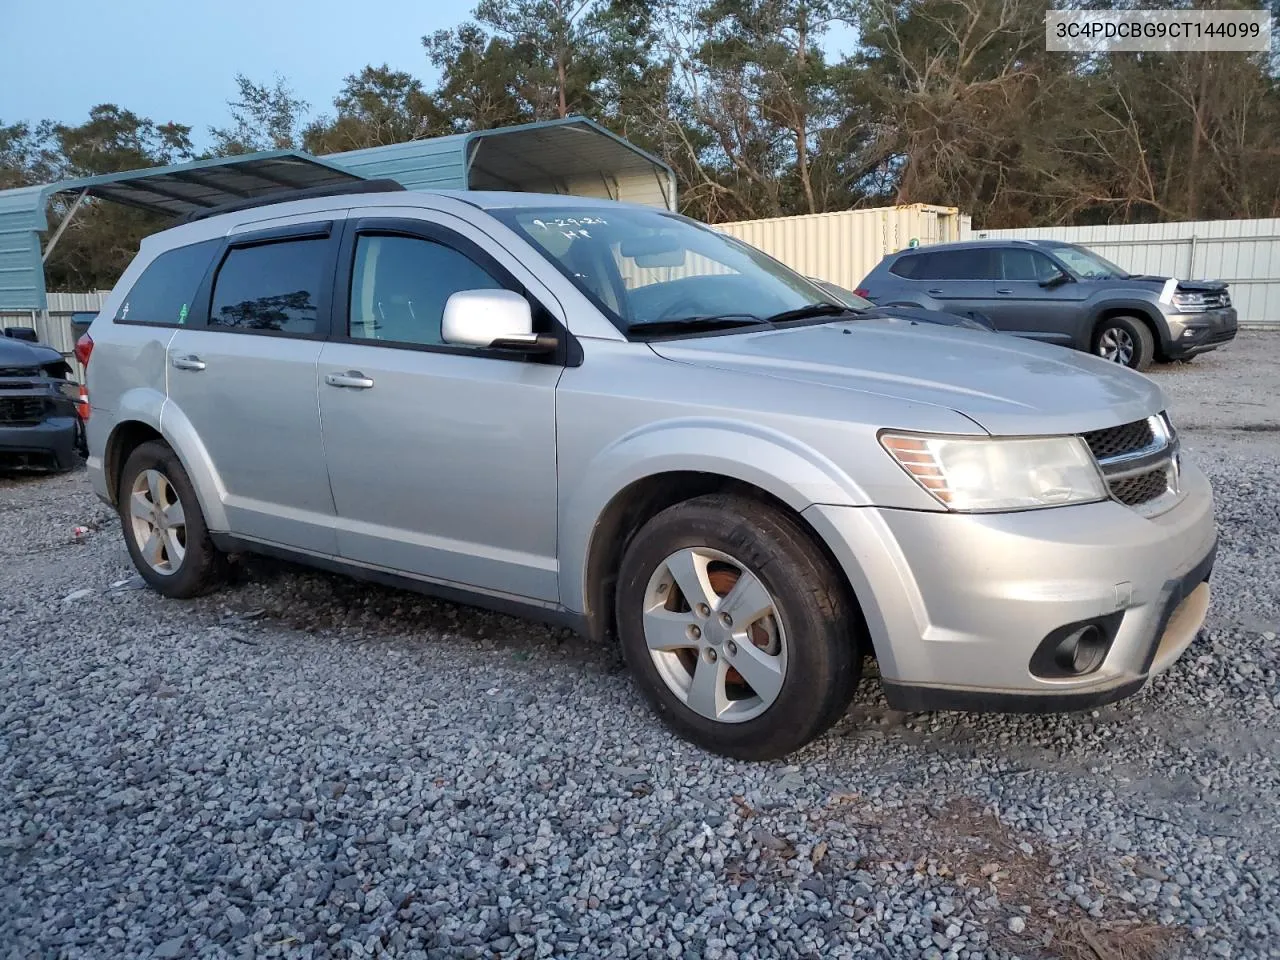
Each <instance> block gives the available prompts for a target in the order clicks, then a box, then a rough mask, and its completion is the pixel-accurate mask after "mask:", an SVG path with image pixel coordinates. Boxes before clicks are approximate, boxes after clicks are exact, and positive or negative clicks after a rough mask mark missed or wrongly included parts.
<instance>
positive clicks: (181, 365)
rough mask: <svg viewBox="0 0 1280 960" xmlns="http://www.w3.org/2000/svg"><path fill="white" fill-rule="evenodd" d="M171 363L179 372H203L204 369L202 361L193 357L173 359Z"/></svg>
mask: <svg viewBox="0 0 1280 960" xmlns="http://www.w3.org/2000/svg"><path fill="white" fill-rule="evenodd" d="M172 363H173V365H174V366H175V367H177V368H178V369H179V370H203V369H204V361H203V360H201V359H200V358H199V357H197V356H194V355H188V356H185V357H174V358H173V361H172Z"/></svg>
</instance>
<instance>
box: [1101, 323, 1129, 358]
mask: <svg viewBox="0 0 1280 960" xmlns="http://www.w3.org/2000/svg"><path fill="white" fill-rule="evenodd" d="M1133 350H1134V344H1133V337H1132V335H1130V333H1129V331H1128V330H1124V329H1121V328H1120V327H1108V328H1107V329H1106V330H1103V331H1102V336H1100V337H1099V338H1098V356H1100V357H1102V358H1103V359H1104V360H1110V361H1111V362H1112V363H1122V364H1124V365H1125V366H1126V367H1127V366H1129V365H1130V364H1131V363H1132V362H1133Z"/></svg>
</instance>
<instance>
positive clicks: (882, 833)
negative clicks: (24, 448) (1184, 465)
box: [0, 334, 1280, 960]
mask: <svg viewBox="0 0 1280 960" xmlns="http://www.w3.org/2000/svg"><path fill="white" fill-rule="evenodd" d="M1155 376H1156V377H1157V378H1159V379H1160V381H1161V382H1162V383H1164V384H1165V385H1166V387H1167V388H1168V390H1169V391H1170V393H1171V395H1172V396H1173V398H1174V401H1175V403H1174V411H1175V418H1176V420H1177V422H1179V423H1180V424H1181V425H1182V426H1183V429H1184V440H1185V442H1186V444H1187V446H1188V447H1189V449H1190V450H1191V451H1192V455H1193V456H1195V457H1196V458H1197V459H1198V460H1199V462H1200V463H1201V464H1203V465H1204V466H1205V467H1206V469H1207V470H1208V471H1209V473H1210V474H1211V476H1212V478H1213V480H1214V483H1215V487H1216V491H1217V495H1218V498H1219V514H1220V523H1221V532H1222V537H1223V542H1222V548H1221V553H1220V561H1219V568H1218V572H1217V574H1216V579H1215V589H1216V599H1215V602H1214V606H1213V610H1212V613H1211V617H1210V623H1209V627H1208V630H1207V631H1206V632H1205V634H1203V635H1202V636H1201V638H1200V639H1199V640H1198V641H1197V642H1196V644H1195V645H1194V646H1193V647H1192V649H1191V650H1190V651H1189V652H1188V654H1187V655H1186V656H1184V657H1183V658H1182V660H1181V661H1180V662H1179V663H1178V664H1177V665H1176V666H1175V667H1174V668H1173V669H1172V670H1171V671H1170V672H1169V673H1168V674H1166V675H1165V676H1163V677H1161V678H1158V679H1157V680H1156V681H1155V682H1154V683H1153V684H1152V685H1151V687H1150V688H1149V689H1148V690H1147V691H1144V692H1143V693H1141V694H1139V695H1138V696H1136V697H1134V698H1132V699H1130V700H1127V701H1124V702H1122V703H1120V704H1117V705H1114V706H1112V707H1108V708H1104V709H1102V710H1099V711H1095V712H1091V713H1082V714H1074V715H1068V716H1052V717H1009V716H987V717H981V716H970V715H966V714H956V713H937V714H915V715H904V714H901V713H896V712H893V711H890V710H888V709H887V707H886V706H885V704H884V701H883V699H882V698H881V697H880V694H879V691H878V687H877V684H876V682H875V681H874V679H870V680H868V681H865V682H864V684H863V689H862V690H861V692H860V696H859V699H858V701H857V705H856V706H855V707H854V708H853V709H851V711H850V713H849V715H848V716H847V717H846V718H845V719H844V720H843V721H842V722H841V723H840V725H839V726H838V727H837V729H836V730H835V731H834V733H833V734H831V735H829V736H828V737H826V738H825V739H823V740H822V741H820V742H819V743H817V744H814V745H812V746H811V747H809V748H806V749H805V750H804V751H803V752H802V753H800V754H798V755H795V756H794V757H792V758H789V762H788V763H779V764H758V765H749V764H742V763H734V762H730V761H726V760H722V759H718V758H715V757H710V756H707V755H705V754H703V753H701V752H699V751H697V750H695V749H693V748H691V747H689V746H688V745H686V744H684V743H682V742H680V741H678V740H675V739H674V738H672V737H671V736H670V735H669V734H668V733H667V732H666V731H665V730H664V728H662V727H661V726H660V725H659V724H658V723H657V721H655V720H654V719H653V718H652V717H651V716H650V714H649V712H648V711H647V710H646V709H645V708H644V706H643V705H642V703H641V701H640V697H639V696H638V694H637V693H636V691H635V690H634V689H633V688H632V685H631V683H630V681H629V679H628V677H627V675H626V674H625V673H623V672H622V671H621V670H620V669H619V666H618V664H617V662H616V661H615V660H614V659H613V657H612V656H611V655H610V654H609V653H608V652H607V651H605V650H601V649H598V648H594V647H592V646H589V645H588V644H586V643H585V642H584V641H582V640H580V639H578V638H576V637H573V636H568V635H565V634H563V633H562V632H560V631H557V630H552V629H549V628H544V627H540V626H533V625H530V624H527V623H524V622H521V621H516V620H512V619H509V618H505V617H501V616H496V615H490V614H486V613H481V612H477V611H475V610H472V609H469V608H465V607H459V606H454V605H450V604H445V603H439V602H435V601H432V600H428V599H424V598H421V597H418V596H416V595H413V594H407V593H399V592H395V591H391V590H384V589H378V588H373V587H369V586H364V585H359V584H355V583H353V582H351V581H347V580H344V579H341V578H337V577H330V576H326V575H321V574H316V573H310V572H306V571H301V570H298V569H295V568H292V567H288V566H283V565H276V564H268V563H265V562H259V563H254V564H251V565H250V566H249V567H248V568H247V569H246V570H245V572H244V575H243V578H242V582H240V583H239V584H238V585H236V586H234V587H231V588H229V589H226V590H224V591H222V592H220V593H219V594H217V595H215V596H213V597H210V598H206V599H204V600H201V601H198V602H191V603H181V602H175V601H165V600H162V599H161V598H159V597H158V596H156V595H154V594H152V593H151V592H149V591H147V590H141V589H137V588H138V586H139V582H138V581H137V580H136V579H135V578H133V577H132V570H131V568H130V566H129V562H128V558H127V556H126V553H125V550H124V547H123V544H122V542H121V538H120V535H119V533H118V530H117V527H116V525H115V521H114V518H113V516H112V515H111V513H110V512H109V511H108V510H107V509H106V508H104V507H102V506H101V505H99V504H98V503H97V501H96V500H94V498H93V497H92V495H91V493H90V492H89V488H88V484H87V482H86V480H85V477H84V475H83V473H78V474H73V475H70V476H65V477H56V478H43V479H9V480H3V481H0V517H2V519H0V684H2V686H0V692H2V693H3V694H4V696H3V700H2V702H0V794H2V795H3V796H4V797H5V800H6V802H5V803H4V804H3V806H0V956H13V957H22V958H25V957H67V958H72V957H148V956H154V957H184V956H201V957H211V956H232V957H247V956H288V957H318V956H339V957H343V956H345V957H365V956H380V955H384V954H388V955H395V956H409V957H421V956H428V957H490V956H504V957H516V956H520V957H534V956H537V957H548V956H557V957H559V956H565V957H568V956H617V957H623V956H628V957H653V958H655V960H656V958H660V957H670V958H683V957H706V958H715V957H734V956H740V957H755V956H758V957H774V956H781V957H823V958H826V957H855V956H856V957H864V956H865V957H890V958H897V957H924V958H934V960H937V958H949V960H954V958H1007V957H1014V956H1021V957H1027V958H1031V957H1064V958H1070V960H1076V958H1088V960H1119V958H1144V957H1145V958H1154V957H1166V956H1168V957H1174V956H1187V957H1197V958H1198V957H1238V958H1244V957H1280V871H1278V866H1277V865H1278V863H1280V815H1278V810H1280V804H1278V803H1277V799H1276V798H1277V796H1280V747H1278V745H1277V744H1278V741H1280V738H1278V737H1277V733H1278V732H1280V683H1278V681H1277V670H1280V654H1278V653H1277V644H1276V639H1275V634H1276V631H1277V628H1278V625H1280V589H1278V588H1277V583H1278V582H1280V560H1278V558H1277V553H1276V549H1275V545H1276V544H1277V543H1278V542H1280V495H1278V494H1277V493H1276V491H1275V488H1274V487H1273V485H1272V484H1273V481H1274V478H1275V477H1276V475H1277V471H1278V470H1280V336H1268V335H1260V334H1244V335H1242V336H1241V337H1240V339H1239V340H1238V341H1237V342H1236V344H1235V345H1233V346H1232V347H1231V348H1230V349H1228V350H1226V351H1223V352H1220V353H1218V354H1214V355H1211V356H1208V357H1204V358H1201V359H1200V360H1198V361H1196V362H1195V363H1193V364H1190V365H1187V366H1179V367H1175V368H1167V369H1159V370H1157V371H1156V372H1155ZM76 526H84V527H87V528H88V531H87V532H86V533H84V534H83V535H81V536H75V535H74V534H73V528H75V527H76Z"/></svg>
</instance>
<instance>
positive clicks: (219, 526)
mask: <svg viewBox="0 0 1280 960" xmlns="http://www.w3.org/2000/svg"><path fill="white" fill-rule="evenodd" d="M161 409H162V413H161V415H160V416H158V417H157V416H152V415H149V412H148V411H145V410H131V411H129V412H127V413H126V414H125V415H124V416H123V417H122V418H121V419H120V420H119V421H118V422H117V423H116V424H115V426H113V427H112V429H111V432H110V434H108V436H107V442H106V445H105V446H104V448H103V456H102V470H103V478H104V480H105V482H106V487H107V495H108V497H109V498H110V500H111V502H112V503H113V504H116V503H119V496H120V489H119V488H120V473H121V471H122V470H123V469H124V465H125V463H126V461H127V460H128V459H129V455H130V454H131V453H133V451H134V450H136V449H137V448H138V447H139V446H141V445H142V444H144V443H147V442H148V441H152V440H158V441H160V442H162V443H164V444H167V445H168V447H169V449H171V450H172V451H173V452H174V453H175V454H176V455H177V457H178V459H179V460H180V461H182V466H183V467H184V468H185V469H186V471H187V476H188V477H189V478H190V480H191V485H192V487H194V488H195V492H196V499H197V500H198V501H199V504H200V510H201V512H202V513H203V514H204V518H205V525H206V526H207V527H208V528H209V529H210V530H213V531H218V532H222V531H226V530H228V529H229V527H228V525H227V518H226V511H225V509H224V508H223V490H222V484H221V482H220V481H219V478H218V476H217V474H216V473H215V472H214V471H213V467H212V465H211V462H210V460H209V457H208V453H207V452H206V451H205V448H204V444H203V443H201V442H200V438H199V437H198V436H197V435H196V433H195V430H194V428H193V427H192V426H191V422H190V421H189V420H187V418H186V417H185V416H183V415H182V413H181V411H179V410H177V408H175V407H174V406H173V405H172V404H170V403H168V402H166V403H165V404H164V405H163V407H162V408H161Z"/></svg>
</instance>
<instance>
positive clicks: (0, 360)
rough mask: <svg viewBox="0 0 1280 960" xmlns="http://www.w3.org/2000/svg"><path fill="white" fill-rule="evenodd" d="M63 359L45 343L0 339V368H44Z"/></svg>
mask: <svg viewBox="0 0 1280 960" xmlns="http://www.w3.org/2000/svg"><path fill="white" fill-rule="evenodd" d="M61 359H62V354H60V353H58V351H57V350H54V349H53V348H52V347H46V346H45V345H44V344H43V343H28V342H27V341H26V340H15V339H13V338H12V337H0V367H42V366H44V365H45V364H49V363H55V362H57V361H59V360H61Z"/></svg>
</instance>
